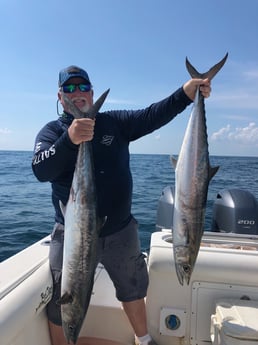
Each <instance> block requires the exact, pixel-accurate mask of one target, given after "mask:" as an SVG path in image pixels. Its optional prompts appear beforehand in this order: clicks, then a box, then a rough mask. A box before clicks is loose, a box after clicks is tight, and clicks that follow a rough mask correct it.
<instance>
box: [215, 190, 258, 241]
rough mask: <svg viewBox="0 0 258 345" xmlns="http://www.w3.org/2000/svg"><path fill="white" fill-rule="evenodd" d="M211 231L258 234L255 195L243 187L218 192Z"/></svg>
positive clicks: (257, 211) (257, 213) (257, 209)
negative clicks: (242, 188)
mask: <svg viewBox="0 0 258 345" xmlns="http://www.w3.org/2000/svg"><path fill="white" fill-rule="evenodd" d="M211 231H216V232H232V233H237V234H252V235H258V202H257V199H256V198H255V197H254V195H253V194H252V193H250V192H248V191H246V190H241V189H228V190H222V191H221V192H220V193H218V194H217V198H216V200H215V202H214V204H213V214H212V225H211Z"/></svg>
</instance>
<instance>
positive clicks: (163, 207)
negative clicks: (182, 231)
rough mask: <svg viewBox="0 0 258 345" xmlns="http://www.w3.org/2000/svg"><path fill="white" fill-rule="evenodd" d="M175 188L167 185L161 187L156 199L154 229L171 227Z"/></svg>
mask: <svg viewBox="0 0 258 345" xmlns="http://www.w3.org/2000/svg"><path fill="white" fill-rule="evenodd" d="M174 196H175V188H174V187H171V186H167V187H165V188H164V189H163V191H162V193H161V196H160V198H159V201H158V209H157V220H156V230H161V229H172V224H173V210H174V203H175V198H174Z"/></svg>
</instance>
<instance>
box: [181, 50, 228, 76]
mask: <svg viewBox="0 0 258 345" xmlns="http://www.w3.org/2000/svg"><path fill="white" fill-rule="evenodd" d="M227 57H228V53H227V54H226V55H225V56H224V58H223V59H222V60H221V61H220V62H218V63H217V64H216V65H214V66H213V67H211V68H210V69H209V70H208V72H205V73H200V72H198V71H197V70H196V69H195V68H194V67H193V65H191V63H190V62H189V60H188V59H187V58H186V61H185V64H186V68H187V70H188V72H189V74H190V75H191V77H192V78H201V79H206V78H208V79H209V80H211V79H212V78H213V77H215V75H216V74H217V73H218V72H219V70H220V69H221V68H222V67H223V65H224V63H225V62H226V60H227Z"/></svg>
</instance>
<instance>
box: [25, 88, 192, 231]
mask: <svg viewBox="0 0 258 345" xmlns="http://www.w3.org/2000/svg"><path fill="white" fill-rule="evenodd" d="M190 103H191V100H190V99H189V98H188V97H187V96H186V94H185V93H184V91H183V88H180V89H178V90H177V91H176V92H175V93H173V94H172V95H171V96H169V97H167V98H166V99H164V100H162V101H160V102H157V103H154V104H152V105H150V106H149V107H147V108H145V109H141V110H131V111H129V110H115V111H106V112H102V113H98V114H97V116H96V123H95V129H94V138H93V140H92V148H93V155H94V168H95V181H96V187H97V194H98V195H97V199H98V206H99V213H100V216H101V217H106V219H107V220H106V222H105V225H104V227H103V228H102V229H101V236H107V235H109V234H112V233H114V232H117V231H119V230H121V229H122V228H123V227H124V226H125V225H126V224H127V223H128V222H129V221H130V219H131V203H132V188H133V182H132V175H131V171H130V163H129V160H130V159H129V157H130V155H129V144H130V142H131V141H133V140H136V139H138V138H140V137H142V136H144V135H146V134H149V133H151V132H153V131H154V130H156V129H158V128H160V127H162V126H164V125H165V124H167V123H168V122H169V121H171V120H172V119H173V118H174V117H175V116H176V115H177V114H178V113H180V112H182V111H183V110H184V109H185V107H186V106H187V105H189V104H190ZM72 121H73V116H72V115H70V114H67V113H64V114H63V116H61V117H60V118H58V119H57V120H55V121H52V122H49V123H48V124H46V125H45V127H43V128H42V129H41V131H40V132H39V133H38V135H37V138H36V142H35V150H34V158H33V162H32V169H33V172H34V174H35V176H36V177H37V179H38V180H39V181H42V182H44V181H49V182H51V184H52V202H53V205H54V208H55V221H56V222H59V223H62V224H63V223H64V218H63V215H62V212H61V210H60V206H59V201H61V202H62V203H63V204H64V205H66V203H67V201H68V198H69V193H70V187H71V184H72V179H73V173H74V168H75V163H76V159H77V153H78V147H79V146H78V145H75V144H73V143H72V142H71V140H70V138H69V136H68V131H67V130H68V127H69V126H70V125H71V123H72Z"/></svg>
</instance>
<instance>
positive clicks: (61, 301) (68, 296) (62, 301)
mask: <svg viewBox="0 0 258 345" xmlns="http://www.w3.org/2000/svg"><path fill="white" fill-rule="evenodd" d="M72 302H73V295H72V294H70V293H68V292H65V293H64V294H63V296H61V298H59V300H58V301H57V302H56V303H57V304H58V305H61V304H69V303H72Z"/></svg>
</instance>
